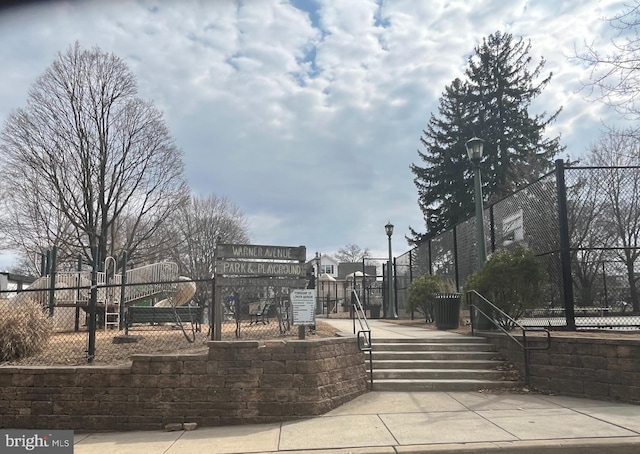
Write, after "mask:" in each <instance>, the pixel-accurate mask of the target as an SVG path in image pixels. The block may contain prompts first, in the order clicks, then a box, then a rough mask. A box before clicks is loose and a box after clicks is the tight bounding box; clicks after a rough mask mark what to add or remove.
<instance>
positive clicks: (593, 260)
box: [397, 161, 640, 329]
mask: <svg viewBox="0 0 640 454" xmlns="http://www.w3.org/2000/svg"><path fill="white" fill-rule="evenodd" d="M639 170H640V168H638V167H565V166H564V164H563V163H562V161H558V162H557V168H556V170H555V171H554V172H551V173H549V174H547V175H545V176H543V177H542V178H540V179H539V180H537V181H536V182H533V183H531V184H530V185H528V186H526V187H524V188H522V189H520V190H519V191H517V192H515V193H514V194H512V195H511V196H509V197H507V198H505V199H502V200H500V201H497V202H495V203H492V204H489V205H488V206H486V207H485V210H484V222H485V232H486V238H485V241H486V244H487V249H488V250H489V252H490V253H492V252H495V251H497V250H500V249H503V248H509V247H512V245H522V246H525V247H526V248H528V249H529V250H531V251H533V253H534V254H535V255H536V256H537V257H538V259H539V260H540V262H541V264H542V266H543V268H544V269H545V271H546V275H547V279H546V282H545V285H544V287H543V289H541V295H540V298H539V301H538V302H537V303H536V304H535V305H533V307H531V308H530V310H528V311H527V313H526V314H525V319H524V320H521V322H522V323H523V324H525V325H535V326H548V327H558V328H569V329H574V328H576V329H579V328H584V329H586V328H634V329H635V328H639V327H640V296H639V295H638V289H637V285H638V278H637V273H636V269H637V267H638V265H640V263H639V262H640V172H639ZM475 222H476V220H475V217H473V218H470V219H467V220H465V221H464V222H461V223H460V224H457V225H456V226H454V227H452V228H451V229H449V230H447V231H446V232H443V233H442V234H440V235H437V236H434V237H433V238H430V239H428V240H426V241H424V242H423V243H422V244H420V245H419V246H417V247H415V248H414V249H412V250H410V251H408V252H407V253H406V254H403V255H402V256H400V257H398V263H402V264H403V268H406V263H407V262H408V263H409V265H408V267H409V268H410V270H409V271H404V270H403V273H402V275H403V276H404V275H409V276H410V280H412V279H415V278H417V277H419V276H421V275H424V274H435V275H439V276H442V277H444V278H445V279H446V280H448V281H450V282H451V283H453V284H454V286H455V287H456V288H457V289H458V290H459V291H462V290H463V289H464V285H465V283H466V281H467V280H468V278H469V276H470V275H471V274H472V273H473V272H474V271H475V270H476V269H477V267H478V264H477V255H476V254H477V252H476V251H477V249H478V248H477V244H476V243H477V240H476V236H475V232H476V224H475ZM563 226H565V227H563ZM563 228H564V229H566V235H565V237H566V238H567V240H564V241H563V240H562V238H563V235H562V232H563ZM567 257H568V258H567ZM407 287H408V285H407V283H406V282H405V280H403V282H402V284H401V285H399V286H398V288H397V291H398V293H399V294H401V293H406V289H407ZM398 298H399V299H400V298H406V297H401V296H398Z"/></svg>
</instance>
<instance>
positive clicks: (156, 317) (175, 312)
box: [125, 306, 202, 331]
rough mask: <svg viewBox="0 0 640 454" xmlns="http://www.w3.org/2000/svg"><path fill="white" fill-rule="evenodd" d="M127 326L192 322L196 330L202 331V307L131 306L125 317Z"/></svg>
mask: <svg viewBox="0 0 640 454" xmlns="http://www.w3.org/2000/svg"><path fill="white" fill-rule="evenodd" d="M125 320H126V324H127V327H128V328H130V327H131V326H133V325H134V324H140V323H148V324H152V325H156V324H158V323H178V321H180V322H181V323H191V324H192V325H195V328H196V331H200V324H201V323H202V308H201V307H193V306H177V307H175V308H173V307H155V306H129V307H128V308H127V314H126V317H125Z"/></svg>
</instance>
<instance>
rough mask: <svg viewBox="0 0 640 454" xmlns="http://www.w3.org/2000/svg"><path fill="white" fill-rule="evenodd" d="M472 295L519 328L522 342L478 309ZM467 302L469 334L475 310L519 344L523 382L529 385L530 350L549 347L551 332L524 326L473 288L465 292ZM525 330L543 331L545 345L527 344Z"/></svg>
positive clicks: (473, 329)
mask: <svg viewBox="0 0 640 454" xmlns="http://www.w3.org/2000/svg"><path fill="white" fill-rule="evenodd" d="M474 295H475V296H477V297H478V298H480V299H481V300H482V301H483V302H484V303H485V304H487V305H489V306H490V307H491V308H492V309H493V310H494V311H496V312H498V313H499V314H500V315H502V316H503V317H504V318H505V319H507V320H508V321H509V323H511V325H512V326H513V327H518V328H520V330H521V331H522V342H520V341H519V340H518V339H517V338H516V337H515V336H513V335H512V334H511V333H510V332H509V331H508V330H507V329H505V328H504V326H502V325H501V324H500V323H498V322H497V321H496V320H495V319H494V318H493V317H492V316H490V315H488V314H487V313H486V312H484V311H483V310H482V309H480V308H479V307H478V306H477V305H476V304H474V303H473V300H472V298H473V296H474ZM467 304H468V306H469V310H471V311H472V313H471V314H470V315H471V335H472V336H474V335H475V328H474V319H475V317H474V316H473V313H474V311H475V312H479V313H480V314H482V315H483V316H484V317H485V318H486V319H487V320H489V321H490V322H491V323H493V325H494V326H495V327H497V328H498V329H500V330H501V331H502V332H503V333H504V334H506V335H507V336H508V337H509V338H510V339H511V340H513V341H514V342H515V343H516V344H518V345H519V346H520V348H522V351H523V353H524V382H525V384H526V385H527V386H529V384H530V372H529V362H530V361H529V353H530V352H531V351H533V350H549V348H551V332H550V331H549V330H548V329H547V328H543V327H525V326H523V325H521V324H520V323H518V322H517V321H516V320H515V319H513V318H512V317H511V316H510V315H509V314H507V313H505V312H504V311H503V310H502V309H500V308H499V307H497V306H496V305H495V304H493V303H492V302H491V301H489V300H488V299H487V298H485V297H484V296H482V295H481V294H480V293H478V292H476V291H475V290H469V291H468V292H467ZM527 331H541V332H545V333H546V334H547V336H546V341H547V342H546V345H544V346H542V347H539V346H532V345H529V342H528V340H527Z"/></svg>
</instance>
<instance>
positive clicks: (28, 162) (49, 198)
mask: <svg viewBox="0 0 640 454" xmlns="http://www.w3.org/2000/svg"><path fill="white" fill-rule="evenodd" d="M0 150H1V157H0V164H1V165H2V167H3V169H4V175H3V179H2V185H3V186H4V187H3V189H4V191H5V194H6V195H7V197H6V198H5V201H6V206H5V207H4V209H3V211H4V215H3V216H4V222H3V223H2V227H3V231H4V233H5V235H6V237H7V240H8V241H9V242H10V243H12V244H13V245H15V247H19V248H21V249H22V252H23V253H27V254H28V253H34V252H35V251H41V250H42V249H43V248H47V247H50V246H52V245H57V246H58V247H59V248H60V251H61V253H60V257H62V258H64V257H66V256H69V255H74V256H75V255H76V254H78V253H82V255H83V256H84V257H85V258H86V259H87V260H90V259H91V258H92V252H91V250H92V247H94V246H95V247H97V248H98V251H99V255H100V257H101V258H102V259H104V258H105V257H106V256H108V255H111V256H118V255H119V254H120V253H121V251H124V250H126V251H128V252H129V256H130V257H132V258H135V260H137V261H144V260H145V257H143V256H142V254H141V251H143V249H145V247H144V245H145V244H148V242H149V241H150V239H151V238H152V237H153V236H154V235H155V233H156V232H157V231H158V228H159V227H160V226H161V225H162V223H163V222H165V220H166V219H167V217H168V216H169V215H170V213H172V212H173V211H174V210H176V209H177V208H178V207H179V206H181V205H183V204H184V203H186V200H187V197H188V187H187V185H186V182H185V180H184V177H183V163H182V153H181V151H180V150H179V149H178V148H177V147H176V145H175V143H174V141H173V139H172V137H171V135H170V133H169V131H168V129H167V127H166V125H165V123H164V120H163V118H162V114H161V113H160V112H159V111H158V110H157V109H156V108H155V107H154V106H153V104H152V103H151V102H149V101H145V100H142V99H140V98H139V97H138V96H137V86H136V79H135V77H134V75H133V74H132V73H131V71H130V70H129V68H128V67H127V65H126V64H125V62H124V61H123V60H121V59H120V58H119V57H117V56H115V55H113V54H109V53H106V52H104V51H102V50H100V49H99V48H93V49H91V50H86V49H82V48H81V47H80V45H79V44H78V43H76V44H75V45H72V46H70V47H69V49H68V50H67V51H66V52H64V53H59V54H58V57H57V58H56V59H55V61H54V62H53V63H52V64H51V66H49V68H47V69H46V70H45V72H44V73H43V74H42V76H40V77H39V78H38V79H37V81H36V82H35V83H34V84H33V86H32V87H31V89H30V91H29V94H28V99H27V104H26V106H25V107H24V108H21V109H17V110H16V111H14V112H13V113H11V115H10V116H9V117H8V119H7V121H6V123H5V125H4V129H3V131H2V134H1V135H0Z"/></svg>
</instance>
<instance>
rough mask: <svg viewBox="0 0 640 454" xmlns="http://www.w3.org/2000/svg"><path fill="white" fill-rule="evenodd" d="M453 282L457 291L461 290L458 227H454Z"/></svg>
mask: <svg viewBox="0 0 640 454" xmlns="http://www.w3.org/2000/svg"><path fill="white" fill-rule="evenodd" d="M453 280H454V281H455V285H456V290H458V289H459V288H460V276H459V273H458V226H457V225H454V226H453Z"/></svg>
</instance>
